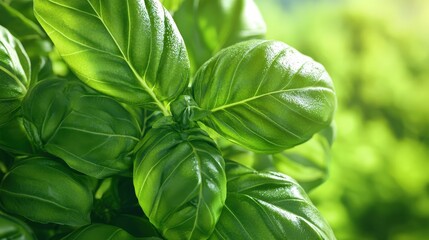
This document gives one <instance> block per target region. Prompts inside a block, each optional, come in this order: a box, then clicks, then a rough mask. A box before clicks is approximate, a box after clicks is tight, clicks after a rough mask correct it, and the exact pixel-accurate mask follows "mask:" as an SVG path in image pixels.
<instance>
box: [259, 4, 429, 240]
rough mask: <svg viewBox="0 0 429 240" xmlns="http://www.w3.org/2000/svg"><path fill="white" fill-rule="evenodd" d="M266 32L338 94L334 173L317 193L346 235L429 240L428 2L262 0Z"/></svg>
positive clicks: (331, 219)
mask: <svg viewBox="0 0 429 240" xmlns="http://www.w3.org/2000/svg"><path fill="white" fill-rule="evenodd" d="M256 2H257V4H258V6H259V7H260V8H261V11H262V14H263V16H264V18H265V20H266V22H267V30H268V34H267V38H268V39H277V40H281V41H284V42H286V43H288V44H289V45H291V46H293V47H295V48H297V49H298V50H299V51H301V52H303V53H304V54H307V55H309V56H311V57H313V58H314V59H315V60H317V61H319V62H321V63H322V64H323V65H324V66H325V67H326V68H327V70H328V72H329V73H330V75H331V77H332V78H333V80H334V83H335V87H336V90H337V94H338V105H339V106H338V110H337V113H336V118H335V120H336V124H337V138H336V141H335V143H334V146H333V156H332V160H331V169H330V177H329V179H328V180H327V182H326V183H324V184H323V185H322V186H320V187H318V188H317V189H315V190H313V192H311V194H310V196H311V197H312V199H313V201H314V203H315V204H316V205H317V207H318V208H319V209H320V210H321V211H322V213H323V215H324V216H325V218H326V219H327V220H328V221H329V223H330V224H331V226H332V227H333V229H334V232H335V234H336V236H337V238H338V239H339V240H343V239H394V240H402V239H403V240H408V239H410V240H413V239H419V240H420V239H422V240H424V239H429V160H428V156H429V1H427V0H411V1H405V0H390V1H389V0H376V1H371V0H337V1H333V0H331V1H328V0H323V1H310V0H301V1H298V0H295V1H285V0H283V1H280V0H277V1H276V0H270V1H267V0H259V1H258V0H257V1H256Z"/></svg>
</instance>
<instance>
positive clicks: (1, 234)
mask: <svg viewBox="0 0 429 240" xmlns="http://www.w3.org/2000/svg"><path fill="white" fill-rule="evenodd" d="M0 239H6V240H33V239H37V238H36V236H35V235H34V233H33V231H32V230H31V229H30V227H28V226H27V225H26V224H25V223H24V222H22V221H20V220H18V219H16V218H14V217H12V216H9V215H6V214H4V213H2V212H0Z"/></svg>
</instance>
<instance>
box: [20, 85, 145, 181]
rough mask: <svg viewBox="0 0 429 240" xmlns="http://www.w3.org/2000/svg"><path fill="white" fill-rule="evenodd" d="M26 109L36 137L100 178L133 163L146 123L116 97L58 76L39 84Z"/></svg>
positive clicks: (27, 99)
mask: <svg viewBox="0 0 429 240" xmlns="http://www.w3.org/2000/svg"><path fill="white" fill-rule="evenodd" d="M22 109H23V114H24V119H25V124H26V125H25V126H26V128H27V130H28V132H29V134H30V136H31V138H32V140H33V142H36V143H37V144H38V146H39V147H40V148H42V149H44V150H46V151H47V152H48V153H51V154H53V155H55V156H57V157H60V158H62V159H63V160H64V161H65V162H66V163H67V164H68V165H69V166H70V167H71V168H73V169H75V170H77V171H80V172H82V173H85V174H87V175H90V176H93V177H96V178H104V177H108V176H111V175H114V174H118V173H120V172H123V171H126V170H129V169H130V167H131V165H132V157H131V153H132V151H133V149H134V146H136V144H137V142H138V141H139V139H140V137H141V132H140V131H141V130H140V129H141V127H140V125H139V123H138V120H137V119H135V118H134V115H133V114H131V113H130V112H129V111H128V110H127V109H126V108H125V107H124V106H123V105H122V104H120V103H118V102H117V101H116V100H114V99H113V98H111V97H108V96H105V95H101V94H100V93H98V92H95V91H94V90H92V89H90V88H88V87H87V86H85V85H84V84H83V83H81V82H80V81H74V80H67V79H59V78H53V79H46V80H43V81H40V82H38V83H37V84H36V85H34V87H33V88H32V89H31V91H30V92H29V93H28V94H27V96H26V97H25V100H24V101H23V107H22Z"/></svg>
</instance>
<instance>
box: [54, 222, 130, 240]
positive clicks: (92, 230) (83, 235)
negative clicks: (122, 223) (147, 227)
mask: <svg viewBox="0 0 429 240" xmlns="http://www.w3.org/2000/svg"><path fill="white" fill-rule="evenodd" d="M94 239H109V240H137V239H138V238H135V237H134V236H132V235H131V234H129V233H128V232H126V231H124V230H123V229H121V228H118V227H115V226H111V225H106V224H91V225H88V226H85V227H82V228H79V229H77V230H76V231H74V232H72V233H70V234H69V235H67V236H65V237H64V238H62V240H94Z"/></svg>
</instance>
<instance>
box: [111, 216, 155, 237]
mask: <svg viewBox="0 0 429 240" xmlns="http://www.w3.org/2000/svg"><path fill="white" fill-rule="evenodd" d="M111 224H112V225H115V226H117V227H120V228H122V229H124V230H125V231H127V232H129V233H131V234H132V235H133V236H136V237H159V233H158V232H157V230H156V228H155V227H154V226H153V225H152V224H151V223H150V222H149V219H147V218H146V217H142V216H135V215H131V214H119V215H117V216H115V218H114V219H112V222H111Z"/></svg>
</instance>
